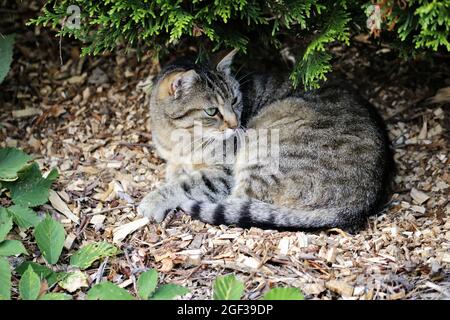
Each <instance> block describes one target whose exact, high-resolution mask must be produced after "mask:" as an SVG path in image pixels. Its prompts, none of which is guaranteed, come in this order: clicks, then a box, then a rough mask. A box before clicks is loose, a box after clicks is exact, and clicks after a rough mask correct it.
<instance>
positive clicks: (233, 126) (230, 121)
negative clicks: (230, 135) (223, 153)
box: [225, 116, 238, 129]
mask: <svg viewBox="0 0 450 320" xmlns="http://www.w3.org/2000/svg"><path fill="white" fill-rule="evenodd" d="M225 122H226V123H227V126H228V128H230V129H236V128H237V127H238V121H237V118H236V116H234V117H231V118H230V119H226V120H225Z"/></svg>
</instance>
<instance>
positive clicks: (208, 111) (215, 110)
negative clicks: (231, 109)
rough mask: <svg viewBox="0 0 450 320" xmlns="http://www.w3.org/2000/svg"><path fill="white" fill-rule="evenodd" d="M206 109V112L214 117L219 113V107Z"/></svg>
mask: <svg viewBox="0 0 450 320" xmlns="http://www.w3.org/2000/svg"><path fill="white" fill-rule="evenodd" d="M204 110H205V113H206V114H207V115H208V116H210V117H214V116H215V115H216V114H217V112H219V109H217V108H206V109H204Z"/></svg>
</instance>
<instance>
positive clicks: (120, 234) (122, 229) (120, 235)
mask: <svg viewBox="0 0 450 320" xmlns="http://www.w3.org/2000/svg"><path fill="white" fill-rule="evenodd" d="M149 222H150V221H149V220H148V218H141V219H138V220H135V221H133V222H130V223H127V224H124V225H121V226H119V227H117V228H115V229H114V230H113V235H114V236H113V242H115V243H118V242H121V241H122V240H123V239H125V237H126V236H127V235H129V234H130V233H132V232H134V231H136V230H137V229H139V228H142V227H144V226H146V225H147V224H148V223H149Z"/></svg>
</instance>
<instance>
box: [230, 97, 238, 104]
mask: <svg viewBox="0 0 450 320" xmlns="http://www.w3.org/2000/svg"><path fill="white" fill-rule="evenodd" d="M237 101H238V98H237V97H234V98H233V101H231V105H232V106H234V105H235V104H236V102H237Z"/></svg>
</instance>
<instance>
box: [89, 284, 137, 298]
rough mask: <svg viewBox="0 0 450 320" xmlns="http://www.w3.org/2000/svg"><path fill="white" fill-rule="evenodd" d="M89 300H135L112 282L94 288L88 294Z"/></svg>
mask: <svg viewBox="0 0 450 320" xmlns="http://www.w3.org/2000/svg"><path fill="white" fill-rule="evenodd" d="M87 299H88V300H134V298H133V296H132V295H131V294H129V293H128V292H127V291H126V290H125V289H122V288H120V287H118V286H116V285H115V284H113V283H111V282H108V281H106V282H102V283H99V284H96V285H95V286H93V287H92V288H91V289H90V290H89V291H88V294H87Z"/></svg>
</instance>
